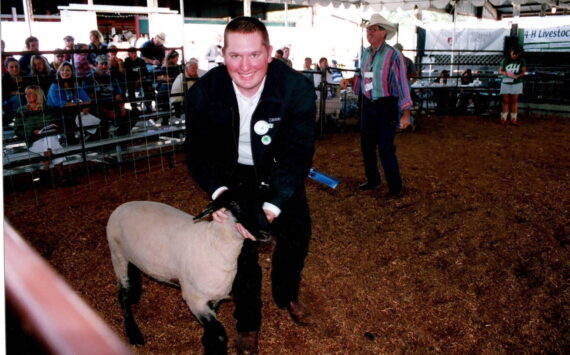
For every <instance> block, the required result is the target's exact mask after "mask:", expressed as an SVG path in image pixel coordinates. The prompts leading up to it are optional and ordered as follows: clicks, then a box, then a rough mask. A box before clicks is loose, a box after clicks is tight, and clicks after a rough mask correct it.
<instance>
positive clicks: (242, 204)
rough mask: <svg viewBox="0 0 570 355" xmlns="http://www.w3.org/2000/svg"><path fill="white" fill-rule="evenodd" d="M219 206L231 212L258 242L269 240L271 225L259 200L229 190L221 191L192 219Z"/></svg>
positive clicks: (211, 211) (207, 214)
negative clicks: (243, 196)
mask: <svg viewBox="0 0 570 355" xmlns="http://www.w3.org/2000/svg"><path fill="white" fill-rule="evenodd" d="M220 208H226V209H227V210H228V211H230V212H231V214H232V215H233V217H234V219H235V221H236V222H238V223H241V224H242V225H243V226H244V227H245V229H247V230H248V231H249V232H250V233H251V234H252V235H253V236H254V237H255V239H257V240H258V241H260V242H269V241H270V240H271V225H270V224H269V221H268V220H267V217H266V216H265V212H264V211H263V209H262V208H261V204H260V203H259V202H256V201H253V200H252V199H250V198H249V199H248V198H242V197H240V196H238V195H237V194H236V193H234V192H233V191H230V190H226V191H224V192H222V193H221V194H220V195H219V196H218V197H217V198H216V199H215V200H214V201H212V202H210V203H209V204H208V206H206V209H204V211H202V213H200V214H199V215H197V216H196V217H194V219H195V220H196V219H200V218H202V217H205V216H209V215H211V214H212V213H214V212H215V211H217V210H219V209H220Z"/></svg>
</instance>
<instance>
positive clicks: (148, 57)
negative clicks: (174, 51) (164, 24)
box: [140, 32, 166, 72]
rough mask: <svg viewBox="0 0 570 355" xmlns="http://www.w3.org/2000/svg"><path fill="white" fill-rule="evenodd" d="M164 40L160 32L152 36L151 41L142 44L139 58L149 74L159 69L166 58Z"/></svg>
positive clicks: (163, 35) (164, 37) (164, 36)
mask: <svg viewBox="0 0 570 355" xmlns="http://www.w3.org/2000/svg"><path fill="white" fill-rule="evenodd" d="M165 40H166V35H165V34H164V33H163V32H161V33H159V34H157V35H156V36H154V37H153V38H152V39H150V40H148V41H146V42H145V43H143V44H142V46H141V47H140V48H141V58H142V59H143V60H144V61H145V63H146V64H147V69H148V71H149V72H151V71H154V70H155V69H157V68H160V66H161V65H162V62H163V61H164V57H165V56H166V48H165V47H164V41H165Z"/></svg>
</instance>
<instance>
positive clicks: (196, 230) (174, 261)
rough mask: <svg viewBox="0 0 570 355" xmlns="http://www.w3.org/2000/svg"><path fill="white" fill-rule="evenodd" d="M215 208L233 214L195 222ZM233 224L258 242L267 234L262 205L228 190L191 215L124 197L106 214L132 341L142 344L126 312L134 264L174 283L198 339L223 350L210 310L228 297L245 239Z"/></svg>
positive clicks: (133, 293) (132, 299)
mask: <svg viewBox="0 0 570 355" xmlns="http://www.w3.org/2000/svg"><path fill="white" fill-rule="evenodd" d="M220 208H226V209H227V210H228V211H229V213H230V215H231V216H230V217H233V218H228V220H227V221H225V222H223V223H218V222H214V221H211V222H206V221H196V220H198V219H200V218H203V217H205V216H209V215H211V214H212V213H213V212H215V211H217V210H219V209H220ZM236 223H241V224H242V225H243V226H244V227H245V228H246V229H247V230H248V231H249V232H250V233H251V234H253V235H254V236H255V238H256V239H257V240H258V241H262V242H268V241H269V240H270V239H271V232H270V225H269V222H268V221H267V218H265V214H264V212H263V210H262V209H261V206H260V205H259V204H257V203H254V202H252V201H248V200H246V199H243V200H242V199H238V198H236V197H235V196H234V194H233V193H231V192H230V191H226V192H224V193H222V194H221V195H220V196H219V197H218V198H217V199H216V200H214V201H212V202H210V203H209V204H208V206H207V207H206V209H205V210H204V211H203V212H202V213H200V214H199V215H198V216H196V217H193V216H191V215H189V214H186V213H184V212H182V211H180V210H178V209H176V208H174V207H171V206H168V205H165V204H162V203H157V202H150V201H132V202H127V203H125V204H123V205H121V206H119V207H118V208H117V209H116V210H115V211H114V212H113V213H112V214H111V217H110V218H109V222H108V223H107V239H108V242H109V248H110V249H111V258H112V262H113V268H114V270H115V274H116V276H117V280H118V287H119V303H120V304H121V308H122V309H123V315H124V318H125V330H126V334H127V337H128V338H129V341H130V342H131V343H132V344H136V345H143V343H144V340H143V336H142V334H141V332H140V330H139V327H138V326H137V324H136V322H135V320H134V318H133V315H132V312H131V305H133V304H135V303H137V302H138V300H139V298H140V292H141V290H140V279H139V278H138V277H136V275H137V273H136V272H135V273H133V271H137V270H136V269H137V268H138V269H140V270H141V271H143V272H144V273H146V274H147V275H149V276H151V277H153V278H155V279H157V280H159V281H163V282H166V283H170V284H179V285H180V287H181V290H182V296H183V297H184V300H185V301H186V303H187V304H188V306H189V307H190V310H191V311H192V313H193V314H194V315H195V316H196V318H197V319H198V321H199V322H200V323H201V324H202V325H203V326H204V334H203V336H202V344H203V345H204V350H205V352H206V354H227V335H226V331H225V329H224V327H223V325H222V324H221V323H220V322H219V321H218V320H217V319H216V313H215V310H216V307H217V305H218V303H219V302H220V301H221V300H222V299H224V298H227V297H228V296H229V293H230V291H231V287H232V283H233V280H234V278H235V275H236V271H237V258H238V256H239V254H240V251H241V248H242V245H243V241H244V239H243V237H242V236H241V234H239V232H238V231H237V230H236V227H235V224H236ZM133 266H134V267H133Z"/></svg>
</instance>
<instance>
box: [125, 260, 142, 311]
mask: <svg viewBox="0 0 570 355" xmlns="http://www.w3.org/2000/svg"><path fill="white" fill-rule="evenodd" d="M127 270H128V271H127V272H128V275H129V298H130V301H131V304H137V303H139V301H140V299H141V293H142V286H141V271H140V270H139V269H138V268H137V267H136V266H135V265H133V264H131V263H129V267H128V269H127Z"/></svg>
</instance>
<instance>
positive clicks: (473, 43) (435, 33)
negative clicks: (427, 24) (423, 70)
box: [425, 28, 509, 55]
mask: <svg viewBox="0 0 570 355" xmlns="http://www.w3.org/2000/svg"><path fill="white" fill-rule="evenodd" d="M508 35H509V30H508V29H505V28H498V29H486V28H481V29H474V28H464V29H457V30H456V31H455V36H454V35H453V29H440V30H428V31H427V33H426V47H425V48H426V50H428V51H429V50H449V51H450V50H452V48H453V49H455V50H456V51H473V52H469V53H465V54H470V55H475V54H480V55H489V53H485V52H480V51H502V50H503V43H504V40H505V36H508ZM453 42H455V44H454V43H453Z"/></svg>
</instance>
